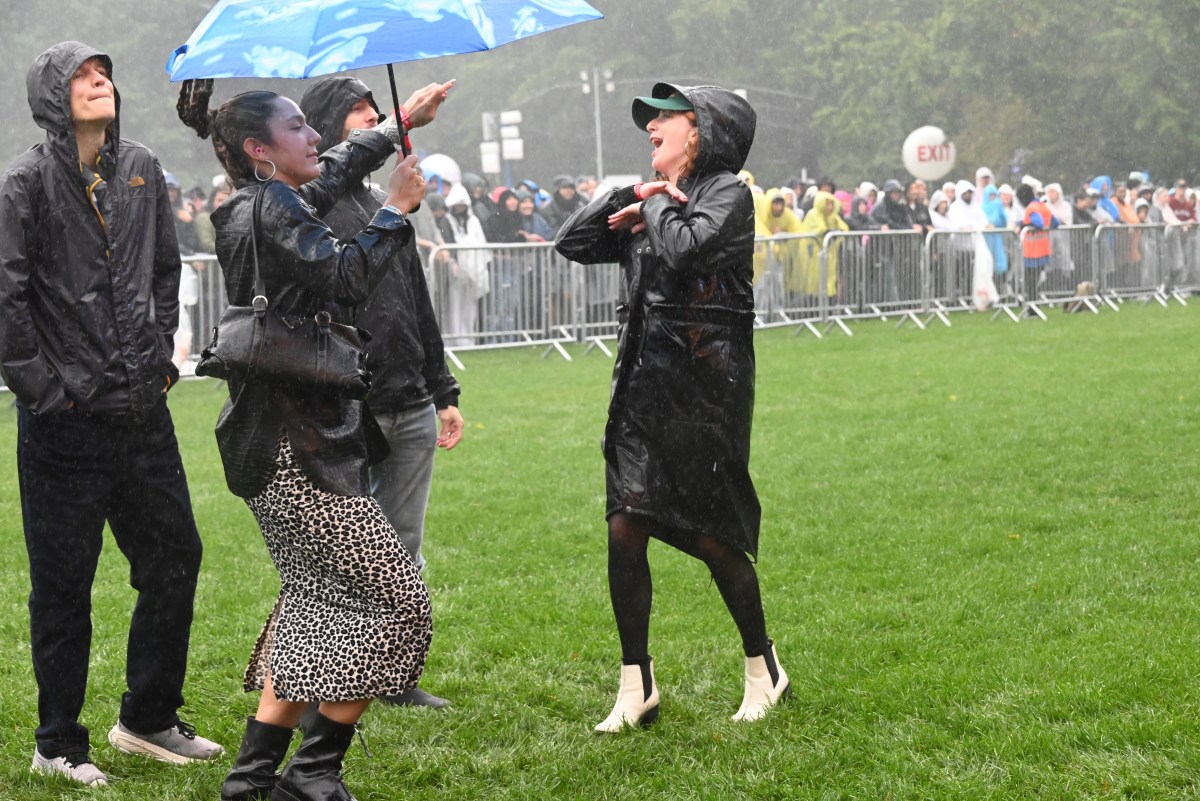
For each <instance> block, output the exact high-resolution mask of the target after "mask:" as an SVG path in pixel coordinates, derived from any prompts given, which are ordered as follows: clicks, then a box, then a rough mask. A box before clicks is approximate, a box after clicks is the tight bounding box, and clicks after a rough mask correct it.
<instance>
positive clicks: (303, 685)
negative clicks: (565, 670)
mask: <svg viewBox="0 0 1200 801" xmlns="http://www.w3.org/2000/svg"><path fill="white" fill-rule="evenodd" d="M276 464H277V466H278V470H277V472H276V474H275V476H274V478H272V480H271V483H270V484H268V485H267V487H266V489H264V490H263V491H262V492H261V493H260V494H259V495H257V496H255V497H253V498H250V499H248V500H247V501H246V504H247V505H248V506H249V507H250V511H251V512H253V513H254V517H255V518H256V519H257V520H258V525H259V527H260V528H261V529H262V533H263V539H265V540H266V543H267V550H268V551H269V552H270V554H271V558H272V559H273V560H274V562H275V567H276V568H277V569H278V570H279V579H280V585H281V586H280V592H279V599H278V600H277V601H276V603H275V608H274V609H273V610H272V611H271V614H270V617H268V618H267V623H266V625H265V626H264V627H263V630H262V633H261V634H260V635H259V637H258V642H257V643H256V644H255V646H254V653H253V654H252V655H251V657H250V665H249V667H247V668H246V676H245V682H244V686H245V689H246V691H247V692H252V691H256V690H262V689H263V683H264V681H265V680H266V678H267V674H268V671H269V673H270V676H271V685H272V687H273V688H274V690H275V695H276V697H278V698H279V699H280V700H284V701H350V700H356V699H362V698H375V697H377V696H380V695H395V694H398V693H401V692H403V691H404V690H407V689H410V688H412V687H414V686H415V685H416V683H417V680H418V679H419V678H420V676H421V671H422V669H423V668H424V667H425V656H426V654H428V652H429V643H430V640H431V638H432V636H433V622H432V617H431V615H430V607H429V593H428V591H427V590H426V588H425V583H424V582H423V581H421V576H420V573H418V572H417V567H416V565H415V564H414V563H413V560H412V557H411V556H409V555H408V551H406V550H405V548H404V545H403V544H402V543H401V542H400V538H399V537H398V536H397V535H396V532H395V530H394V529H393V528H392V525H391V523H389V522H388V520H387V518H386V517H384V515H383V512H382V510H381V509H380V508H379V504H378V503H377V502H376V501H375V499H374V498H372V497H370V496H344V495H334V494H332V493H329V492H325V491H323V490H321V489H319V488H317V487H316V486H314V485H313V483H312V481H310V480H309V479H308V478H307V477H306V476H305V475H304V473H303V472H302V471H301V469H300V466H299V465H298V464H297V463H296V460H295V457H294V455H293V453H292V449H291V446H290V444H289V443H288V441H287V435H286V434H285V435H284V436H283V437H282V438H281V440H280V447H279V454H278V456H277V457H276Z"/></svg>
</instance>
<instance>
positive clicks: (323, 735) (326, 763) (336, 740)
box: [271, 712, 354, 801]
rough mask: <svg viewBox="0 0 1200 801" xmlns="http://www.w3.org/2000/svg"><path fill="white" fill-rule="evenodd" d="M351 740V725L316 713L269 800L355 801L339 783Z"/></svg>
mask: <svg viewBox="0 0 1200 801" xmlns="http://www.w3.org/2000/svg"><path fill="white" fill-rule="evenodd" d="M353 739H354V727H353V726H351V725H348V724H345V723H338V722H337V721H334V720H330V719H329V718H327V717H325V716H324V715H322V714H321V713H320V712H318V713H317V714H316V715H315V716H314V718H313V721H312V724H311V725H310V726H309V727H308V730H307V731H305V732H304V739H303V740H301V741H300V747H299V748H297V749H296V753H294V754H292V760H291V761H290V762H288V764H287V767H285V768H284V769H283V774H282V775H281V776H280V777H279V781H278V783H276V785H275V789H274V790H272V791H271V801H354V796H353V795H351V794H350V790H348V789H347V788H346V785H345V784H343V783H342V758H343V757H345V756H346V749H347V748H349V747H350V742H351V741H352V740H353Z"/></svg>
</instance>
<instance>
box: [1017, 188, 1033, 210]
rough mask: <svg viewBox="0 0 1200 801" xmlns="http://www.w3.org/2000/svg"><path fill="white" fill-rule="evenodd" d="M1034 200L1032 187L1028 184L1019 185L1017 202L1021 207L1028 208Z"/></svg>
mask: <svg viewBox="0 0 1200 801" xmlns="http://www.w3.org/2000/svg"><path fill="white" fill-rule="evenodd" d="M1033 200H1034V198H1033V187H1032V186H1030V185H1029V184H1021V185H1019V186H1018V187H1017V202H1018V203H1020V204H1021V205H1022V206H1028V205H1029V204H1030V203H1032V202H1033Z"/></svg>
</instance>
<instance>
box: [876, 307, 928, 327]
mask: <svg viewBox="0 0 1200 801" xmlns="http://www.w3.org/2000/svg"><path fill="white" fill-rule="evenodd" d="M885 319H886V318H885ZM910 320H911V321H912V324H913V325H915V326H916V327H917V328H919V329H921V330H922V331H924V330H925V323H923V322H921V318H920V317H918V316H917V313H916V312H911V311H910V312H905V313H904V314H903V315H901V316H900V322H898V323H896V328H902V327H904V324H905V323H907V322H909V321H910Z"/></svg>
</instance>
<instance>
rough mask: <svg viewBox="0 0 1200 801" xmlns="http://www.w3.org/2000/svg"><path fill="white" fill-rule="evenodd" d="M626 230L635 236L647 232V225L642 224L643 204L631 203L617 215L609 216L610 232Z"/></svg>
mask: <svg viewBox="0 0 1200 801" xmlns="http://www.w3.org/2000/svg"><path fill="white" fill-rule="evenodd" d="M626 228H628V229H629V230H630V233H634V234H636V233H640V232H641V231H644V230H646V223H644V222H642V204H641V203H631V204H629V205H628V206H626V207H625V208H623V209H621V210H620V211H618V212H617V213H616V214H612V215H609V218H608V230H610V231H623V230H625V229H626Z"/></svg>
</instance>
